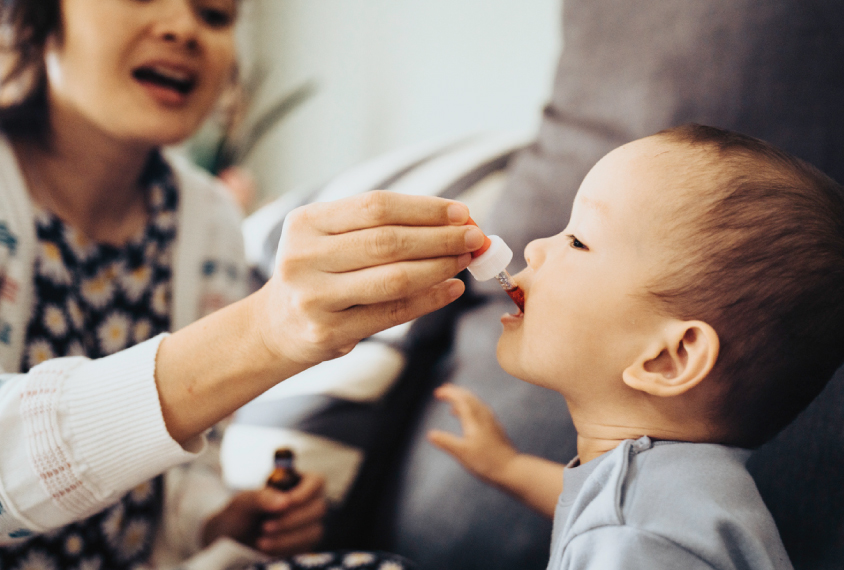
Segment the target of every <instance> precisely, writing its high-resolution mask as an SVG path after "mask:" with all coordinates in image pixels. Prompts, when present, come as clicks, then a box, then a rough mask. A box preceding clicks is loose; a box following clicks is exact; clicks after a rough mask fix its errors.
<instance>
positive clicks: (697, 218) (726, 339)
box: [649, 124, 844, 448]
mask: <svg viewBox="0 0 844 570" xmlns="http://www.w3.org/2000/svg"><path fill="white" fill-rule="evenodd" d="M656 136H659V137H663V138H665V139H667V140H669V141H671V142H674V143H678V144H681V145H686V146H688V147H690V148H691V149H692V150H693V151H695V153H694V154H693V155H692V156H691V160H693V161H698V160H699V161H700V162H699V166H700V167H701V168H694V165H692V166H693V168H692V169H691V170H693V171H698V174H697V175H696V176H695V179H694V180H693V183H692V184H691V185H690V190H691V192H692V193H693V194H690V196H688V198H690V201H685V200H684V201H685V202H686V204H689V206H688V207H687V208H685V209H681V210H680V213H679V215H678V217H677V218H676V221H675V224H676V225H675V227H674V229H675V230H676V231H675V232H674V233H675V235H679V236H680V237H679V241H678V242H677V246H678V247H676V248H675V249H676V252H677V253H678V257H677V258H676V259H675V260H674V261H675V265H674V267H676V269H675V270H672V271H670V272H669V273H668V275H664V276H661V277H660V279H659V280H658V281H656V282H655V283H654V284H653V286H652V287H651V288H650V291H649V293H650V295H651V296H652V298H653V299H656V301H657V302H658V303H659V305H660V306H661V308H662V309H663V310H665V311H666V312H668V313H670V314H673V315H676V316H678V317H680V318H686V319H700V320H703V321H705V322H708V323H709V324H710V325H711V326H713V327H714V328H715V330H716V332H717V333H718V336H719V339H720V343H721V347H720V353H719V356H718V360H717V362H716V364H715V367H714V368H713V371H712V378H713V379H714V380H715V381H717V382H719V383H720V384H721V387H722V389H723V390H722V393H721V396H720V398H719V405H718V406H717V407H716V412H715V414H714V419H715V420H716V421H717V422H718V425H721V426H725V427H726V429H727V434H728V435H727V436H726V440H725V441H723V443H727V444H732V445H739V446H742V447H750V448H753V447H758V446H759V445H761V444H763V443H765V442H766V441H768V440H769V439H771V438H772V437H774V436H775V435H776V434H777V432H779V431H780V430H781V429H782V428H783V427H785V426H786V425H787V424H788V423H790V422H791V420H793V419H794V418H795V417H796V416H797V415H798V414H799V413H800V411H802V410H803V409H804V408H805V407H806V406H807V405H808V404H809V403H810V402H811V401H812V400H813V399H814V398H815V397H816V396H817V395H818V394H819V393H820V392H821V390H822V389H823V388H824V386H825V385H826V383H827V381H828V380H829V378H830V377H831V376H832V375H833V373H834V372H835V370H836V368H838V367H839V366H840V365H841V364H842V362H843V361H844V188H842V186H841V185H840V184H838V183H836V182H835V181H833V180H832V179H831V178H829V177H828V176H826V175H824V174H823V173H821V172H820V171H819V170H817V169H816V168H814V167H813V166H811V165H809V164H808V163H806V162H804V161H802V160H800V159H798V158H796V157H793V156H791V155H789V154H788V153H786V152H783V151H781V150H779V149H777V148H775V147H773V146H772V145H770V144H768V143H766V142H763V141H760V140H758V139H755V138H752V137H749V136H745V135H741V134H738V133H734V132H730V131H725V130H722V129H718V128H714V127H706V126H701V125H694V124H692V125H685V126H682V127H677V128H673V129H669V130H666V131H662V132H660V133H658V134H657V135H656ZM695 155H697V157H696V156H695Z"/></svg>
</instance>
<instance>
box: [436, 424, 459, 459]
mask: <svg viewBox="0 0 844 570" xmlns="http://www.w3.org/2000/svg"><path fill="white" fill-rule="evenodd" d="M428 441H430V442H431V443H432V444H434V445H435V446H437V447H439V448H440V449H442V450H443V451H445V452H446V453H448V454H450V455H453V456H454V457H456V458H458V459H459V458H460V457H462V455H463V451H464V450H465V447H466V445H465V444H466V442H465V441H464V440H463V438H462V437H459V436H456V435H454V434H453V433H449V432H447V431H442V430H438V429H434V430H431V431H429V432H428Z"/></svg>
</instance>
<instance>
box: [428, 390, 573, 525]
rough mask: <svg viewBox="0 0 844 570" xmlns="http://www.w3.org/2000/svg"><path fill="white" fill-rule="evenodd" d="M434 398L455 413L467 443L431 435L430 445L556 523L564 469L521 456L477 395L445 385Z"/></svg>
mask: <svg viewBox="0 0 844 570" xmlns="http://www.w3.org/2000/svg"><path fill="white" fill-rule="evenodd" d="M434 395H435V396H436V397H437V398H438V399H440V400H442V401H444V402H448V403H449V404H451V411H452V413H453V414H454V415H455V416H457V418H458V419H459V420H460V425H461V427H462V428H463V437H459V436H456V435H454V434H452V433H449V432H445V431H440V430H432V431H431V432H429V433H428V440H429V441H430V442H431V443H433V444H434V445H436V446H437V447H439V448H440V449H442V450H443V451H446V452H448V453H450V454H451V455H453V456H454V458H455V459H457V461H459V462H460V463H461V464H462V465H463V467H465V468H466V469H467V470H468V471H469V472H470V473H472V474H473V475H475V476H476V477H478V478H480V479H481V480H483V481H485V482H486V483H489V484H490V485H493V486H495V487H498V488H499V489H501V490H502V491H504V492H506V493H508V494H510V495H512V496H513V497H515V498H517V499H519V500H520V501H522V502H523V503H525V504H526V505H527V506H529V507H530V508H532V509H534V510H535V511H537V512H539V513H540V514H543V515H545V516H547V517H549V518H553V517H554V509H555V508H556V506H557V498H558V497H559V496H560V493H562V491H563V469H564V466H563V465H561V464H559V463H554V462H553V461H549V460H547V459H543V458H541V457H536V456H534V455H526V454H523V453H519V452H518V450H516V448H514V447H513V444H512V443H510V439H509V438H508V437H507V434H506V433H505V431H504V428H503V427H502V426H501V424H500V423H498V420H497V419H496V418H495V415H494V414H493V412H492V410H491V409H490V408H489V407H488V406H487V405H486V404H484V403H483V402H481V401H480V400H479V399H478V398H477V397H476V396H475V395H474V394H472V392H470V391H468V390H466V389H464V388H460V387H458V386H455V385H453V384H445V385H443V386H440V387H439V388H437V390H436V391H435V392H434Z"/></svg>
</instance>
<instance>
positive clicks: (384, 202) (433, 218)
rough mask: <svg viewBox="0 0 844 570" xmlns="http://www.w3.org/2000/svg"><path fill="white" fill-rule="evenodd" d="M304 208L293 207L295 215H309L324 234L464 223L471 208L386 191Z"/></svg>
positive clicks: (436, 199) (311, 220) (456, 203)
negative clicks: (383, 227) (389, 227)
mask: <svg viewBox="0 0 844 570" xmlns="http://www.w3.org/2000/svg"><path fill="white" fill-rule="evenodd" d="M303 210H304V211H303ZM303 210H294V212H292V214H295V215H297V216H298V215H303V214H304V215H306V216H307V217H308V223H309V225H311V226H312V227H314V228H315V229H317V230H318V231H320V232H322V233H325V234H342V233H346V232H352V231H355V230H361V229H365V228H374V227H378V226H393V225H395V226H448V225H452V226H462V225H464V224H465V223H466V222H467V221H468V219H469V209H468V208H467V207H466V206H465V205H464V204H461V203H460V202H455V201H453V200H446V199H445V198H437V197H433V196H409V195H407V194H398V193H395V192H389V191H384V190H375V191H372V192H366V193H365V194H360V195H358V196H352V197H350V198H344V199H342V200H337V201H335V202H324V203H316V204H311V205H309V206H308V207H307V208H306V209H303Z"/></svg>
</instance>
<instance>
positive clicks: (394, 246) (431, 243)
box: [308, 226, 484, 273]
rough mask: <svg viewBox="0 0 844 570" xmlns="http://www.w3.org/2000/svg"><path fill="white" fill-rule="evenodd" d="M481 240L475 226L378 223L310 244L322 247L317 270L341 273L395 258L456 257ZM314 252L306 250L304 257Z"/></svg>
mask: <svg viewBox="0 0 844 570" xmlns="http://www.w3.org/2000/svg"><path fill="white" fill-rule="evenodd" d="M483 243H484V234H483V232H481V231H480V230H479V229H478V228H477V227H475V226H436V227H413V226H379V227H377V228H367V229H363V230H357V231H352V232H348V233H344V234H336V235H329V236H321V237H319V238H318V240H317V241H316V243H315V244H314V245H315V247H321V248H323V250H324V255H322V256H321V263H320V265H319V266H318V269H319V270H321V271H325V272H330V273H343V272H347V271H355V270H357V269H361V268H364V267H372V266H377V265H384V264H388V263H394V262H397V261H405V260H416V259H436V258H443V257H457V256H459V255H461V254H467V253H469V252H472V251H474V250H476V249H478V248H479V247H481V246H482V245H483ZM316 253H317V252H315V251H313V252H308V257H311V258H313V257H317V255H315V254H316Z"/></svg>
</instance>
